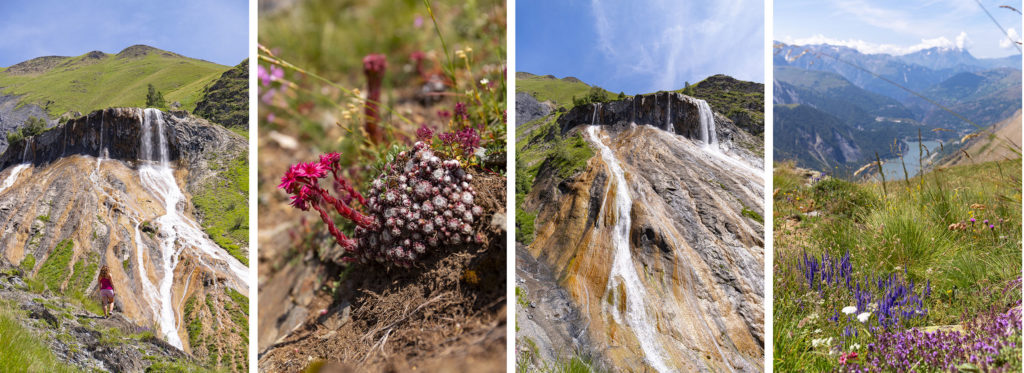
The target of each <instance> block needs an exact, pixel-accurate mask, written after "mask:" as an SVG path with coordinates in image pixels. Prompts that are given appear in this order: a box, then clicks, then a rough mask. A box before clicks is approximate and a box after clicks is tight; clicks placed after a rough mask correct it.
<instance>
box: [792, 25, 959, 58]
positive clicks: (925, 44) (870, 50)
mask: <svg viewBox="0 0 1024 373" xmlns="http://www.w3.org/2000/svg"><path fill="white" fill-rule="evenodd" d="M781 41H782V42H784V43H787V44H796V45H814V44H829V45H837V46H843V47H849V48H853V49H856V50H857V51H859V52H861V53H865V54H879V53H884V54H891V55H896V56H900V55H904V54H909V53H914V52H917V51H920V50H925V49H931V48H947V49H965V48H967V47H968V46H970V44H971V39H970V38H969V37H967V32H964V31H960V34H959V35H957V36H956V37H955V38H953V40H949V39H948V38H946V37H945V36H939V37H936V38H930V39H921V42H920V43H917V44H913V45H896V44H884V43H872V42H869V41H864V40H859V39H845V40H843V39H835V38H830V37H827V36H824V35H821V34H818V35H814V36H811V37H807V38H793V37H785V38H782V40H781Z"/></svg>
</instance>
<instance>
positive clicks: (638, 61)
mask: <svg viewBox="0 0 1024 373" xmlns="http://www.w3.org/2000/svg"><path fill="white" fill-rule="evenodd" d="M590 4H591V6H592V16H593V21H592V23H593V27H594V30H595V38H594V39H595V40H594V43H595V47H596V50H597V51H598V53H599V54H600V56H601V57H602V58H604V59H605V60H606V61H607V62H609V63H610V64H611V65H613V66H617V67H618V68H617V69H618V71H615V72H612V73H615V75H617V76H616V78H614V79H612V80H613V81H614V80H618V81H620V82H622V81H625V80H630V81H634V82H637V81H639V82H643V83H642V85H645V86H646V88H643V89H645V90H646V91H648V92H649V91H655V90H662V89H678V88H682V86H683V85H684V82H685V81H689V82H690V83H695V82H696V80H699V79H703V78H705V77H707V76H710V75H713V74H719V73H721V74H729V75H731V76H734V77H736V78H738V79H744V80H757V81H763V80H764V58H763V51H764V42H763V40H764V37H763V35H764V10H763V8H764V5H763V2H761V1H756V0H723V1H716V2H711V3H701V2H686V3H679V2H676V1H671V0H663V1H652V2H651V3H648V4H646V5H645V6H636V5H635V4H634V3H632V2H618V1H606V0H591V1H590ZM632 85H635V83H634V84H632ZM608 88H614V87H608Z"/></svg>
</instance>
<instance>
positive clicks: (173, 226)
mask: <svg viewBox="0 0 1024 373" xmlns="http://www.w3.org/2000/svg"><path fill="white" fill-rule="evenodd" d="M154 122H155V124H156V128H155V132H156V137H157V138H156V143H157V145H158V146H159V149H157V152H158V154H157V155H158V156H159V159H155V160H154V159H152V158H153V145H152V144H153V142H154V141H153V134H152V133H153V132H154V131H153V130H154V128H153V123H154ZM142 131H143V133H142V144H141V152H142V156H143V157H145V159H147V160H150V161H145V160H144V161H143V162H142V166H140V167H139V178H140V180H141V182H142V185H143V187H145V188H146V190H147V191H148V192H149V193H150V194H151V195H152V196H153V197H155V198H156V199H157V200H159V201H160V202H163V205H164V210H165V213H164V215H163V216H160V217H157V218H156V219H155V220H154V223H155V224H156V226H157V228H158V229H159V231H160V236H159V241H160V242H159V244H160V253H161V260H162V263H163V268H162V269H163V277H162V278H160V280H159V286H158V289H157V295H158V296H159V299H158V300H157V302H155V303H158V304H159V305H160V307H159V308H160V311H159V312H158V313H157V317H158V318H159V319H158V321H159V323H160V328H161V330H162V332H163V333H164V336H165V337H166V338H167V342H168V343H171V344H172V345H175V346H177V347H178V348H181V347H182V342H181V339H180V338H179V337H178V327H177V325H176V321H177V319H176V318H175V315H174V309H173V306H172V304H173V301H172V296H173V292H172V291H171V286H172V285H173V284H174V268H175V267H176V266H177V264H178V258H179V256H180V254H181V252H182V251H183V250H185V249H194V250H196V252H194V253H192V254H194V256H195V260H196V262H197V264H199V265H203V266H205V267H207V268H210V269H211V270H212V271H214V272H215V273H222V274H224V275H225V277H227V278H228V283H229V285H232V287H234V288H235V289H236V290H239V292H241V293H243V294H245V293H247V292H248V287H249V284H248V273H249V269H248V268H247V267H245V265H243V264H242V263H241V262H239V261H238V259H235V258H234V257H232V256H230V255H228V254H227V253H226V252H225V251H224V250H222V249H221V248H220V246H217V244H215V243H214V242H213V241H211V240H210V239H209V237H207V236H206V233H204V232H203V230H202V228H200V226H199V224H197V223H196V222H195V221H193V220H192V219H190V218H189V217H187V216H186V215H184V211H182V210H180V209H179V207H178V206H179V204H182V203H184V202H186V199H185V195H184V194H183V193H182V192H181V189H180V188H179V187H178V181H177V179H175V177H174V169H173V168H171V166H170V157H169V150H168V142H167V136H166V134H165V130H164V120H163V113H162V112H161V111H159V110H157V109H145V110H144V111H143V119H142ZM139 244H140V245H141V241H139ZM142 268H144V267H142ZM143 277H145V275H143Z"/></svg>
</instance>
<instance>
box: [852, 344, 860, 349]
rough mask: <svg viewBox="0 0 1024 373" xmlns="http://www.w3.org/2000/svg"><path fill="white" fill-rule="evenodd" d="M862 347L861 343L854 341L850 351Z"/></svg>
mask: <svg viewBox="0 0 1024 373" xmlns="http://www.w3.org/2000/svg"><path fill="white" fill-rule="evenodd" d="M859 349H860V343H854V344H852V345H850V351H857V350H859Z"/></svg>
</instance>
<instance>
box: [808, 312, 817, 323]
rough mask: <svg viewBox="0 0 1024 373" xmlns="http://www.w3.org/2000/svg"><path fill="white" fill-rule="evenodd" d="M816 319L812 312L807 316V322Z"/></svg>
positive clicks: (815, 314) (815, 313)
mask: <svg viewBox="0 0 1024 373" xmlns="http://www.w3.org/2000/svg"><path fill="white" fill-rule="evenodd" d="M817 319H818V313H817V312H814V313H811V314H810V315H809V316H807V321H814V320H817Z"/></svg>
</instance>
